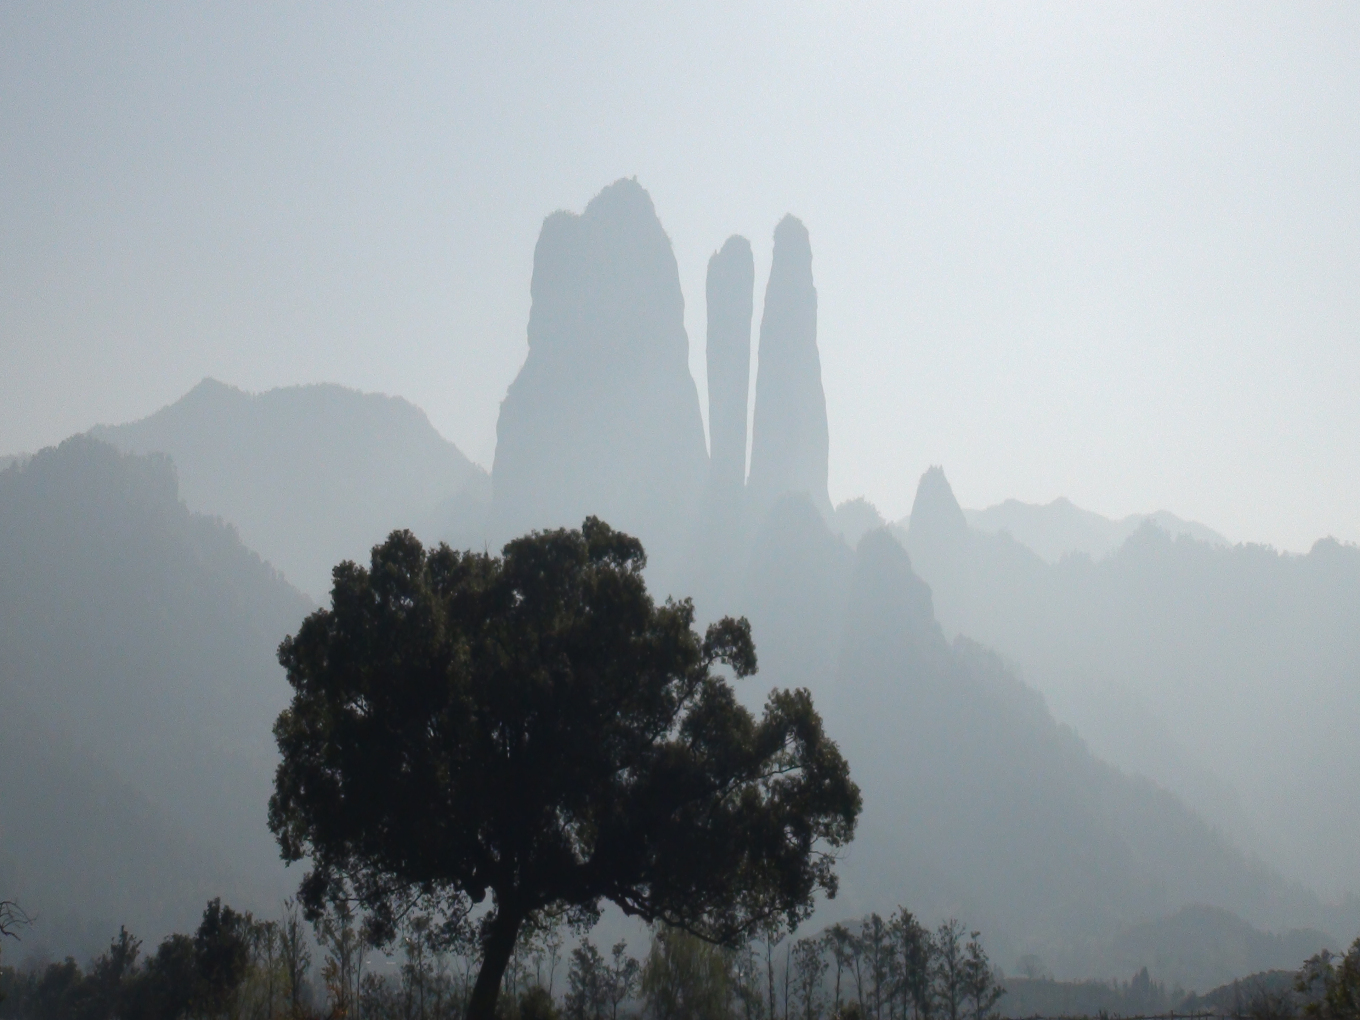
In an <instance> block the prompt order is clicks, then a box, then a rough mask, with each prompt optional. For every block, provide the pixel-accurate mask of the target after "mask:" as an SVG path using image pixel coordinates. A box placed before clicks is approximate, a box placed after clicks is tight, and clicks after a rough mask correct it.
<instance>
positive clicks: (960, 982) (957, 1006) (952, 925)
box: [933, 918, 967, 1020]
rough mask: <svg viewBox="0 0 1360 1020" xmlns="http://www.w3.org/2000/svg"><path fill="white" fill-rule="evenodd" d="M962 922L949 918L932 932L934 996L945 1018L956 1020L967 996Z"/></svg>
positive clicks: (960, 1013) (965, 957) (961, 1011)
mask: <svg viewBox="0 0 1360 1020" xmlns="http://www.w3.org/2000/svg"><path fill="white" fill-rule="evenodd" d="M966 961H967V956H966V952H965V949H964V944H963V925H961V924H959V922H958V920H957V919H955V918H950V919H949V920H948V921H946V922H944V924H942V925H940V927H939V928H938V929H936V931H935V966H934V968H933V970H934V979H935V980H934V991H935V999H936V1001H938V1002H939V1004H940V1010H941V1012H942V1013H943V1015H944V1016H945V1017H946V1018H947V1020H959V1018H960V1017H961V1016H962V1014H963V1008H964V1005H965V1001H966V998H967V985H966V982H965V968H964V965H965V963H966Z"/></svg>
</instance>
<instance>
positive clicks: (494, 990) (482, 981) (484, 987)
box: [467, 907, 520, 1020]
mask: <svg viewBox="0 0 1360 1020" xmlns="http://www.w3.org/2000/svg"><path fill="white" fill-rule="evenodd" d="M519 926H520V916H519V914H518V913H515V912H513V911H510V910H506V909H505V908H504V907H500V908H498V909H497V910H496V916H495V918H493V919H492V921H491V928H490V930H489V931H488V932H487V938H486V943H485V944H484V945H483V946H482V969H481V970H479V971H478V972H477V983H476V984H475V985H473V986H472V998H471V1000H470V1001H469V1002H468V1011H467V1020H495V1017H496V997H497V995H499V994H500V990H501V978H503V977H504V976H505V968H506V965H507V964H508V963H509V962H510V954H511V953H513V952H514V951H515V938H516V936H518V935H519Z"/></svg>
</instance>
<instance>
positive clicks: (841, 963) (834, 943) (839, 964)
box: [823, 924, 855, 1014]
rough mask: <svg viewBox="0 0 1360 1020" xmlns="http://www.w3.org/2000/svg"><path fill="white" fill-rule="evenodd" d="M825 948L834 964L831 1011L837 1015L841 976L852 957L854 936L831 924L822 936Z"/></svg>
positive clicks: (844, 927) (842, 927)
mask: <svg viewBox="0 0 1360 1020" xmlns="http://www.w3.org/2000/svg"><path fill="white" fill-rule="evenodd" d="M823 938H824V939H825V941H826V947H827V949H829V950H830V951H831V958H832V960H833V961H835V964H836V982H835V986H834V990H833V992H832V1005H831V1011H832V1013H833V1014H839V1013H840V1011H841V975H842V974H844V973H845V971H846V969H847V968H848V967H849V966H850V962H851V960H852V959H853V957H854V942H855V936H854V935H853V934H852V933H851V931H850V929H849V928H847V927H846V926H845V925H843V924H833V925H832V926H831V927H830V928H828V929H827V930H826V934H825V935H824V936H823Z"/></svg>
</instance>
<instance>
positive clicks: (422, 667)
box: [270, 518, 860, 1017]
mask: <svg viewBox="0 0 1360 1020" xmlns="http://www.w3.org/2000/svg"><path fill="white" fill-rule="evenodd" d="M645 564H646V558H645V556H644V554H643V550H642V546H641V544H640V543H639V542H638V541H637V540H636V539H634V538H631V537H629V536H627V535H624V534H622V533H619V532H616V531H613V530H612V529H611V528H609V526H608V525H606V524H604V523H602V522H600V521H599V520H597V519H595V518H588V519H587V520H586V522H585V524H584V525H583V526H582V528H581V529H580V530H577V531H569V530H559V531H552V532H543V533H537V532H536V533H534V534H532V535H529V536H526V537H524V538H520V539H516V540H515V541H513V542H510V543H509V544H507V545H506V547H505V552H504V556H503V557H495V556H491V555H487V554H477V553H459V552H455V551H453V550H451V549H449V548H448V547H447V546H441V547H440V548H438V549H436V550H434V551H431V552H427V551H426V550H425V549H424V548H423V547H422V546H421V544H420V543H419V542H418V541H417V540H416V539H415V538H414V536H412V535H411V534H410V533H409V532H394V533H393V534H392V536H391V537H390V538H389V539H388V540H387V542H385V543H384V544H383V545H381V546H378V547H375V548H374V550H373V556H372V561H371V566H370V567H369V568H368V569H365V568H362V567H359V566H357V565H355V564H353V563H344V564H341V565H340V566H339V567H337V568H336V570H335V584H334V589H333V592H332V597H331V607H330V608H329V609H324V610H320V611H318V612H316V613H315V614H313V615H312V616H311V617H309V618H308V619H307V621H306V622H305V623H304V624H303V626H302V629H301V630H300V631H299V632H298V633H297V635H296V636H294V637H291V638H288V639H286V640H285V641H284V642H283V644H282V645H281V646H280V649H279V659H280V662H282V663H283V665H284V666H285V667H286V669H287V671H288V680H289V683H290V684H292V686H293V690H294V697H293V701H292V704H291V705H290V707H289V708H288V709H287V710H286V711H285V712H284V713H283V714H282V715H281V716H280V717H279V721H278V723H277V725H276V727H275V734H276V736H277V739H278V743H279V749H280V751H281V752H282V755H283V761H282V763H281V765H280V767H279V770H278V775H277V780H276V787H275V794H274V797H273V798H272V800H271V802H270V826H271V828H272V829H273V830H274V832H275V834H276V835H277V836H278V839H279V843H280V846H281V847H282V849H283V853H284V856H285V858H286V859H288V860H292V861H296V860H301V859H303V858H307V859H308V860H309V861H310V863H311V870H310V872H309V873H308V875H307V877H306V879H305V880H304V882H303V884H302V888H301V897H302V899H303V901H304V903H305V904H306V905H307V907H308V909H309V911H310V912H311V913H312V915H313V916H318V915H319V914H320V912H321V911H322V909H323V908H324V906H325V904H327V903H328V902H339V901H342V900H347V899H349V898H354V899H357V901H358V903H359V905H360V906H361V907H362V908H363V909H364V911H365V912H366V918H367V925H368V929H367V934H368V935H369V936H370V937H372V938H374V939H375V940H376V941H379V942H384V941H390V940H391V939H392V938H393V937H394V936H395V934H396V932H397V927H398V924H399V922H400V921H401V920H402V919H403V918H404V917H406V916H408V915H410V914H411V913H412V912H417V913H419V912H424V911H429V910H433V911H435V912H438V913H441V914H442V915H443V916H444V917H445V918H446V919H449V918H452V919H456V918H457V917H458V916H459V915H460V914H462V913H465V912H466V911H467V910H468V908H469V905H470V904H471V903H479V902H481V901H483V900H484V898H485V897H486V896H487V894H488V893H489V894H490V895H491V898H492V900H493V903H494V909H493V911H492V912H491V913H490V914H488V915H486V916H485V917H484V918H483V919H482V947H483V951H484V955H483V961H482V968H481V972H480V975H479V978H478V983H477V987H476V989H475V990H474V993H473V999H472V1003H471V1006H470V1015H472V1016H477V1017H488V1016H490V1014H491V1010H492V1009H493V1008H494V1003H495V1000H496V996H497V989H498V987H499V985H500V981H501V975H502V972H503V971H504V968H505V966H506V964H507V963H508V962H509V958H510V955H511V953H512V951H513V947H514V944H515V940H516V938H517V936H518V933H519V930H520V928H521V927H522V926H523V925H524V924H525V923H526V922H530V921H531V920H532V919H533V918H535V917H536V916H538V915H540V914H543V913H545V912H546V913H547V914H553V913H555V912H561V911H564V910H565V911H574V912H576V914H577V916H581V917H588V916H590V915H591V914H592V913H593V912H594V911H596V910H597V909H598V905H599V903H600V901H601V900H610V901H612V902H614V903H615V904H617V905H618V906H619V907H621V908H622V909H623V910H624V912H625V913H628V914H631V915H634V916H638V917H641V918H643V919H644V920H647V921H661V922H665V923H667V924H670V925H673V926H676V927H681V928H685V929H688V930H691V931H693V932H695V933H697V934H700V935H703V936H704V937H706V938H708V939H711V940H713V941H717V942H733V941H735V940H737V939H738V938H739V937H740V936H741V935H742V934H743V933H744V932H748V931H750V930H751V929H753V928H754V927H755V926H757V925H761V924H767V923H770V922H772V921H773V920H775V919H783V920H784V921H787V922H788V923H790V924H794V923H797V921H798V920H800V919H801V918H803V917H805V916H807V915H808V914H809V913H810V912H811V909H812V905H813V896H814V894H816V893H817V892H826V893H828V894H831V895H834V893H835V890H836V877H835V873H834V870H833V865H834V863H835V856H834V850H835V849H836V848H837V847H840V846H844V845H845V844H846V843H847V842H848V841H849V840H850V838H851V837H852V835H853V833H854V827H855V820H856V817H857V815H858V813H859V806H860V801H859V791H858V789H857V788H856V786H855V784H854V783H853V782H851V781H850V776H849V768H848V766H847V765H846V762H845V760H844V759H843V758H842V757H841V755H840V753H839V752H838V751H837V749H836V746H835V744H833V743H832V742H831V741H830V740H829V739H827V738H826V736H825V735H824V733H823V731H822V726H821V720H820V718H819V717H818V716H817V713H816V712H815V711H814V710H813V706H812V700H811V697H810V696H809V695H808V693H807V692H806V691H785V690H776V691H773V692H772V693H771V694H770V696H769V699H768V701H767V703H766V706H765V712H764V715H763V717H762V718H760V719H759V720H757V719H756V718H754V717H753V716H752V715H751V714H750V713H749V712H748V711H747V710H746V709H745V708H743V707H742V706H741V705H739V704H738V703H737V701H736V698H735V695H734V693H733V690H732V688H731V686H730V685H729V684H728V683H727V681H726V680H725V679H723V677H722V676H721V675H720V674H718V673H715V672H714V670H713V667H715V666H717V665H719V664H724V665H726V666H728V667H729V668H730V669H731V670H732V671H733V672H734V673H735V674H736V675H737V676H738V677H744V676H748V675H749V674H751V673H753V672H755V668H756V655H755V647H754V645H753V644H752V642H751V637H750V629H749V626H748V625H747V623H746V622H745V621H744V620H732V619H723V620H721V621H719V622H718V623H715V624H713V625H712V626H710V627H709V628H708V631H707V633H706V634H705V635H704V636H703V637H700V636H699V635H698V634H697V633H696V632H695V631H694V629H693V623H694V607H693V605H692V603H690V602H689V601H684V602H678V603H677V602H671V601H668V602H666V603H665V604H664V605H657V604H655V603H654V602H653V600H652V599H651V597H650V596H649V595H648V593H647V587H646V584H645V582H644V580H643V574H642V571H643V567H644V566H645Z"/></svg>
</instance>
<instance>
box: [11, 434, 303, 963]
mask: <svg viewBox="0 0 1360 1020" xmlns="http://www.w3.org/2000/svg"><path fill="white" fill-rule="evenodd" d="M309 607H310V603H309V602H308V600H307V599H306V598H305V597H304V596H303V595H302V594H301V593H299V592H298V591H296V590H295V589H293V588H291V587H290V586H289V585H288V584H287V583H286V582H285V581H284V580H283V579H282V578H281V577H280V576H279V575H278V574H277V573H276V572H275V571H274V570H273V569H272V568H271V567H269V566H268V565H267V564H265V563H263V562H262V561H261V560H260V559H259V557H258V556H256V555H255V554H254V553H252V552H250V551H249V550H248V549H246V548H245V547H244V546H243V545H242V544H241V542H240V540H239V538H238V537H237V535H236V532H235V531H234V530H233V529H231V528H229V527H227V526H225V525H223V524H222V523H221V522H220V521H217V520H214V519H211V518H208V517H204V516H201V515H196V514H192V513H190V512H189V511H188V510H187V509H186V508H185V506H184V504H183V503H182V502H180V500H179V497H178V493H177V490H176V480H175V473H174V469H173V467H172V465H171V463H170V461H169V460H167V459H166V458H165V457H162V456H135V455H129V454H122V453H119V452H118V451H117V450H115V449H114V448H113V447H112V446H110V445H108V444H106V443H103V442H99V441H97V440H95V439H92V438H90V437H88V436H77V437H75V438H72V439H69V440H67V441H66V442H65V443H63V444H62V445H61V446H59V447H56V448H53V449H48V450H44V451H42V452H40V453H38V454H36V455H35V456H34V457H33V458H32V459H31V460H29V461H28V462H27V463H26V464H25V465H24V466H22V467H11V468H9V469H8V470H6V471H4V472H2V473H0V677H2V678H3V709H0V711H3V715H4V719H5V723H4V728H5V731H6V732H5V737H4V740H5V745H6V747H5V752H4V754H5V756H6V758H7V760H8V761H10V762H11V763H13V764H17V765H19V767H18V768H17V770H16V769H13V768H5V770H4V775H5V777H6V778H5V782H4V783H3V784H0V819H3V825H4V831H5V832H6V837H5V843H4V849H3V851H0V867H3V866H4V864H3V861H4V857H5V856H6V855H8V854H13V855H14V857H15V858H16V859H13V860H11V861H10V862H9V866H10V867H11V868H12V869H13V870H12V873H13V875H14V876H15V881H16V883H17V884H16V886H15V887H14V888H13V893H14V895H16V896H18V897H19V898H20V899H21V902H23V904H24V905H25V907H26V908H27V909H28V910H30V911H32V912H35V913H37V914H38V915H39V916H42V917H46V918H49V919H51V921H52V923H53V924H54V925H57V928H58V929H59V930H58V931H54V930H53V928H52V927H47V926H45V927H44V929H43V931H44V933H45V934H44V937H45V938H51V939H52V940H53V941H56V942H57V945H58V946H60V945H61V943H60V941H59V939H58V936H59V935H62V934H63V933H64V937H66V938H68V939H69V938H72V937H75V938H79V937H82V936H83V935H84V934H85V932H86V930H87V927H88V925H89V924H94V923H95V922H98V923H100V924H103V925H104V926H105V929H104V931H103V932H102V933H101V934H100V940H101V942H106V941H107V939H108V937H109V930H108V928H107V925H109V924H113V925H115V926H116V925H117V924H121V923H126V924H128V925H129V926H130V927H132V928H133V930H135V931H136V932H137V933H138V935H140V936H142V937H144V938H148V939H150V938H155V937H157V934H158V933H164V932H165V931H166V930H168V928H169V926H171V925H188V924H189V923H190V922H191V921H192V920H193V918H194V917H195V916H196V914H197V913H199V912H201V910H202V907H203V902H204V899H203V897H204V894H205V893H207V892H208V891H210V889H211V887H213V886H217V887H219V888H220V889H221V891H222V892H223V893H224V894H225V893H228V892H230V893H233V894H235V893H240V894H241V901H240V903H239V904H238V905H241V906H252V905H259V906H262V907H269V908H270V909H272V908H273V906H274V903H273V900H274V898H275V897H276V896H277V895H282V894H284V893H285V892H286V890H287V887H288V884H287V883H285V881H284V875H283V868H282V865H281V864H280V863H279V860H278V853H277V850H276V848H275V847H274V845H273V840H272V838H271V837H270V835H269V833H268V831H267V828H266V825H265V810H266V802H267V799H268V795H269V791H270V786H271V781H272V772H273V764H274V761H275V760H276V754H275V751H274V747H273V739H272V736H271V732H270V729H271V726H272V723H273V720H274V718H275V717H276V715H277V713H278V712H279V711H280V710H281V709H282V707H283V706H284V705H285V704H286V703H287V697H288V693H289V690H288V686H287V684H286V682H285V680H284V676H283V671H282V669H281V668H280V667H279V666H278V664H277V663H276V661H275V659H274V650H275V648H276V646H277V644H278V642H279V640H280V639H281V638H282V637H283V636H284V635H285V634H286V633H288V632H289V631H291V630H293V629H295V628H296V627H297V625H298V624H299V623H300V622H301V620H302V618H303V617H304V616H305V614H306V613H307V612H308V610H309ZM82 805H83V806H82ZM54 807H57V808H60V810H58V811H55V812H54ZM39 851H40V852H39ZM76 862H82V863H81V865H80V866H79V867H77V866H76ZM223 862H225V863H223ZM9 891H10V890H8V889H7V893H8V892H9ZM115 930H116V928H115Z"/></svg>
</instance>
